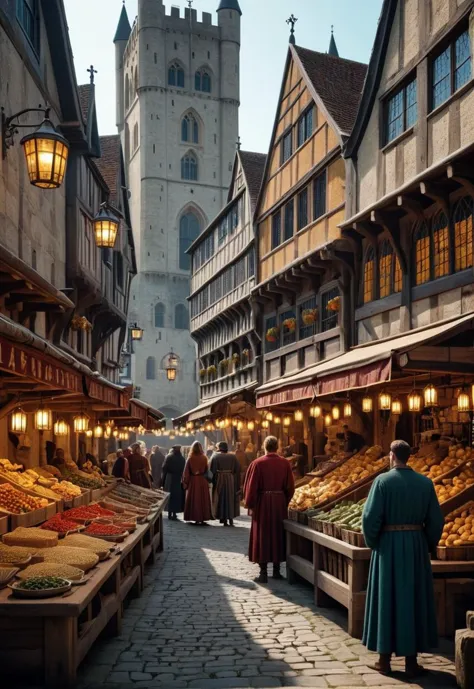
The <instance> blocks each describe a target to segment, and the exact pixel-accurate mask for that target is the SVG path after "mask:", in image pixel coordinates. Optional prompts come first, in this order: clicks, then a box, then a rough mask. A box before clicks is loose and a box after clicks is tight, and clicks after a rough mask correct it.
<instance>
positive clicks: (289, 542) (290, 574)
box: [286, 531, 295, 584]
mask: <svg viewBox="0 0 474 689" xmlns="http://www.w3.org/2000/svg"><path fill="white" fill-rule="evenodd" d="M292 535H293V534H292V533H290V532H289V531H287V532H286V578H287V580H288V583H289V584H294V583H295V573H294V572H293V570H292V569H291V567H290V565H289V557H290V555H292V554H293V553H292V545H293V539H292Z"/></svg>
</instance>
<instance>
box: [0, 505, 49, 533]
mask: <svg viewBox="0 0 474 689" xmlns="http://www.w3.org/2000/svg"><path fill="white" fill-rule="evenodd" d="M55 514H56V504H54V503H50V504H49V505H47V507H41V508H40V509H39V510H32V511H31V512H25V513H24V514H13V513H11V512H7V511H5V510H0V518H4V517H6V518H7V519H8V520H9V527H10V528H9V529H7V531H13V530H14V529H16V528H17V527H18V526H25V527H28V526H38V524H42V523H43V522H45V521H46V520H47V519H50V518H51V517H54V515H55ZM7 531H2V532H1V533H6V532H7Z"/></svg>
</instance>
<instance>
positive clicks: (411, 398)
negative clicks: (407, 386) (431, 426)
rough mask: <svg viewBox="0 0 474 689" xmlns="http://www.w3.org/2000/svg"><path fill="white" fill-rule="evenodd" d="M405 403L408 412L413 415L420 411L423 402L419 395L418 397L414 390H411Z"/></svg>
mask: <svg viewBox="0 0 474 689" xmlns="http://www.w3.org/2000/svg"><path fill="white" fill-rule="evenodd" d="M407 401H408V411H411V412H413V413H417V412H419V411H421V405H422V403H423V400H422V399H421V395H419V394H418V393H417V392H416V391H415V390H413V392H410V394H409V395H408V397H407Z"/></svg>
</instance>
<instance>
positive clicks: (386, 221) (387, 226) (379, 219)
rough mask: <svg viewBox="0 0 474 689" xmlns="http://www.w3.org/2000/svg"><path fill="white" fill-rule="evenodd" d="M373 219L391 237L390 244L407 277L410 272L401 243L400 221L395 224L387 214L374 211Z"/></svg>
mask: <svg viewBox="0 0 474 689" xmlns="http://www.w3.org/2000/svg"><path fill="white" fill-rule="evenodd" d="M371 219H372V222H376V223H377V224H378V225H380V226H381V227H383V229H384V230H385V232H386V233H387V234H388V236H389V237H390V242H391V244H392V246H393V248H394V251H395V253H396V254H397V257H398V260H399V261H400V268H401V269H402V272H403V274H404V275H406V274H407V270H408V263H407V260H406V256H405V253H404V251H403V249H402V245H401V243H400V226H399V224H398V221H396V222H394V221H393V218H391V217H390V216H389V215H388V214H387V213H384V212H383V211H372V213H371Z"/></svg>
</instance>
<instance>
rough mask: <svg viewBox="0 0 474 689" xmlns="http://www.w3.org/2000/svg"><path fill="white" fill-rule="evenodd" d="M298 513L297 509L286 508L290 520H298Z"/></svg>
mask: <svg viewBox="0 0 474 689" xmlns="http://www.w3.org/2000/svg"><path fill="white" fill-rule="evenodd" d="M298 515H299V512H298V510H288V519H291V521H292V522H297V521H298Z"/></svg>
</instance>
